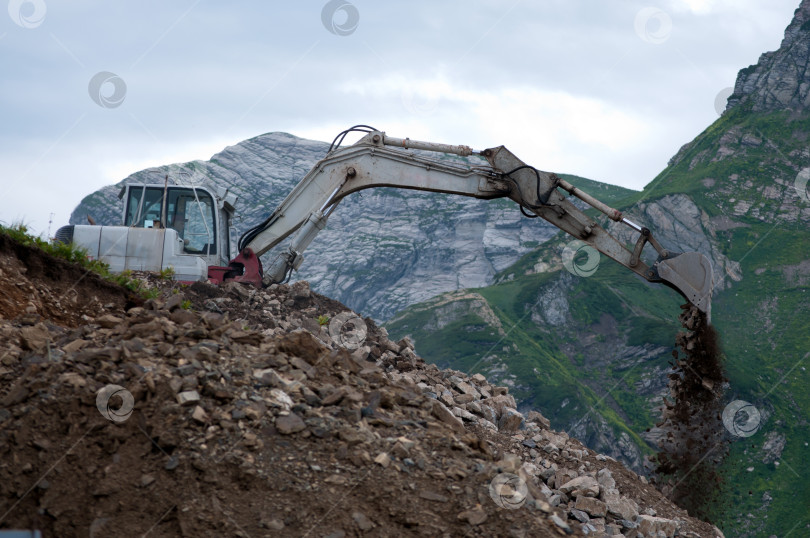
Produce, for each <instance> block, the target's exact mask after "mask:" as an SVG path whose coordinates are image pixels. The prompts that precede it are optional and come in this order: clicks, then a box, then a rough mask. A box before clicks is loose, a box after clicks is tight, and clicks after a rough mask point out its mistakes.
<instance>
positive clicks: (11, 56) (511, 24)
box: [0, 0, 799, 234]
mask: <svg viewBox="0 0 810 538" xmlns="http://www.w3.org/2000/svg"><path fill="white" fill-rule="evenodd" d="M3 2H6V3H7V4H8V10H7V13H3V11H2V10H0V57H1V58H2V64H0V65H1V66H2V74H1V75H0V182H1V183H0V184H2V186H3V189H2V190H1V191H0V223H5V224H12V223H16V222H24V223H26V224H27V225H28V226H29V228H30V229H31V230H33V231H34V232H35V233H40V234H47V233H48V231H49V230H50V233H51V234H53V233H54V232H55V231H56V229H57V228H59V226H61V225H63V224H66V223H67V221H68V218H69V216H70V212H71V211H72V210H73V208H74V207H75V206H76V205H77V204H78V203H79V201H80V200H81V199H82V198H83V197H84V196H86V195H87V194H89V193H91V192H93V191H95V190H96V189H98V188H100V187H102V186H104V185H108V184H111V183H116V182H118V181H120V180H122V179H124V178H125V177H127V176H128V175H129V174H131V173H133V172H136V171H138V170H142V169H144V168H148V167H151V166H158V165H162V164H169V163H175V162H186V161H190V160H195V159H203V160H207V159H209V158H210V157H211V156H212V155H213V154H215V153H217V152H219V151H221V150H222V149H224V148H225V147H226V146H229V145H233V144H236V143H238V142H240V141H242V140H245V139H247V138H251V137H254V136H257V135H259V134H262V133H266V132H271V131H284V132H289V133H292V134H294V135H297V136H301V137H305V138H312V139H317V140H324V141H331V140H332V138H334V136H335V135H336V134H337V133H338V132H339V131H341V130H343V129H345V128H346V127H349V126H352V125H355V124H358V123H363V124H369V125H372V126H374V127H376V128H378V129H380V130H383V131H386V132H387V133H388V134H389V135H392V136H396V137H402V138H405V137H410V138H412V139H419V140H428V141H433V142H444V143H449V144H465V145H469V146H472V147H473V148H475V149H484V148H488V147H494V146H499V145H505V146H507V147H508V148H509V149H510V150H512V152H514V153H515V154H516V155H518V156H519V157H520V158H521V159H522V160H523V161H525V162H527V163H529V164H532V165H534V166H536V167H538V168H540V169H543V170H547V171H554V172H563V173H570V174H577V175H581V176H585V177H588V178H591V179H596V180H600V181H605V182H608V183H613V184H616V185H622V186H625V187H628V188H634V189H640V188H641V187H643V186H644V185H645V184H646V183H648V182H649V181H650V180H651V179H652V178H653V177H655V176H656V175H657V174H658V173H659V172H660V171H661V170H662V169H663V168H664V167H665V166H666V163H667V161H668V160H669V158H670V157H672V155H674V154H675V153H676V152H677V150H678V149H679V148H680V146H681V145H683V144H684V143H686V142H688V141H690V140H691V139H692V138H694V137H695V136H696V135H697V134H698V133H700V132H701V131H702V130H703V129H705V128H706V127H707V126H708V125H710V124H711V123H712V122H713V121H714V120H716V119H717V117H718V110H720V111H722V106H724V99H725V97H726V96H727V95H728V94H729V93H730V88H731V87H733V85H734V81H735V78H736V74H737V71H738V70H739V69H741V68H743V67H746V66H748V65H750V64H753V63H756V61H757V59H758V57H759V55H760V54H761V53H763V52H765V51H769V50H775V49H776V48H778V46H779V44H780V42H781V40H782V37H783V35H784V29H785V27H786V26H787V25H788V23H789V22H790V20H791V18H792V15H793V11H794V10H795V8H796V7H798V4H799V0H757V1H755V0H663V1H658V2H654V1H648V2H635V1H629V0H621V1H619V0H542V1H539V0H504V1H500V2H496V1H494V0H464V1H461V0H458V1H445V2H437V1H435V0H433V1H427V0H410V1H408V2H382V1H376V2H375V1H372V0H351V1H349V0H330V1H328V2H327V1H325V0H299V1H295V2H293V1H286V2H278V1H268V0H265V1H242V2H227V3H226V2H217V1H214V0H174V1H172V2H165V1H155V0H140V1H138V2H134V1H117V2H109V1H101V0H69V1H68V0H60V1H57V0H3ZM718 96H719V97H718ZM718 103H719V104H720V108H718ZM347 141H348V139H347ZM51 222H52V223H51Z"/></svg>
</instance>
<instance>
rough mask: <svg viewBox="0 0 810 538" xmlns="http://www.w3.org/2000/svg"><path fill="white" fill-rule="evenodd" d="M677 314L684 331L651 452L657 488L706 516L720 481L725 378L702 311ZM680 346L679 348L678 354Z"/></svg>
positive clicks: (716, 340) (724, 449)
mask: <svg viewBox="0 0 810 538" xmlns="http://www.w3.org/2000/svg"><path fill="white" fill-rule="evenodd" d="M681 308H682V309H683V312H682V313H681V315H680V316H679V317H678V319H679V320H680V322H681V325H682V326H683V327H684V329H686V331H682V332H679V333H678V335H677V337H676V345H677V347H678V349H676V350H673V352H672V356H673V359H674V360H673V361H672V362H671V364H672V370H673V371H672V373H670V374H669V393H670V394H669V395H670V397H669V398H664V404H663V406H662V408H661V410H662V420H661V422H659V423H658V424H657V425H656V426H657V427H659V428H661V429H662V430H663V432H664V436H663V437H662V439H661V441H660V443H659V448H660V450H661V451H660V452H659V453H658V455H657V457H656V464H657V466H656V469H655V472H656V475H657V476H658V482H659V484H660V486H661V489H662V491H663V492H664V493H665V494H666V495H667V496H668V497H669V498H670V499H672V500H673V501H675V502H676V503H677V504H678V505H679V506H681V507H683V508H686V509H687V510H688V511H689V513H690V514H692V515H696V516H698V517H703V518H707V517H709V515H710V513H711V507H712V506H713V504H714V501H715V497H716V495H717V492H718V487H717V486H718V485H719V483H720V474H719V465H720V463H721V462H722V461H723V458H724V457H725V454H726V452H727V447H728V445H727V441H726V436H725V432H724V430H723V420H722V405H723V384H724V382H725V381H727V380H726V378H725V376H724V368H723V353H722V350H721V347H720V340H719V336H718V334H717V332H716V331H715V329H714V327H712V326H711V324H710V323H709V321H708V319H707V318H706V315H705V314H703V313H702V312H700V311H699V310H698V309H697V308H695V307H694V306H692V305H691V304H688V303H687V304H685V305H683V306H681ZM679 350H680V353H679Z"/></svg>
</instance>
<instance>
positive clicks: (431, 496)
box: [419, 490, 448, 503]
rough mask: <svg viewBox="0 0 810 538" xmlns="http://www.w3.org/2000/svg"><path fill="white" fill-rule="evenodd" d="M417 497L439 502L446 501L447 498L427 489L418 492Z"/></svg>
mask: <svg viewBox="0 0 810 538" xmlns="http://www.w3.org/2000/svg"><path fill="white" fill-rule="evenodd" d="M419 497H421V498H422V499H425V500H426V501H434V502H440V503H446V502H447V501H448V498H447V497H446V496H444V495H442V494H440V493H436V492H434V491H429V490H422V491H420V492H419Z"/></svg>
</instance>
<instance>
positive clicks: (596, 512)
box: [574, 495, 607, 517]
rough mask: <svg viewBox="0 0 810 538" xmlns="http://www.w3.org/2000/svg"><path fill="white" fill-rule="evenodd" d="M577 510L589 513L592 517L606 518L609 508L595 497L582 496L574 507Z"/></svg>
mask: <svg viewBox="0 0 810 538" xmlns="http://www.w3.org/2000/svg"><path fill="white" fill-rule="evenodd" d="M574 507H575V508H576V509H577V510H582V511H583V512H587V513H588V515H590V516H592V517H605V516H606V515H607V507H606V506H605V503H603V502H602V501H600V500H599V499H595V498H593V497H585V496H583V495H580V496H579V497H577V502H576V504H575V505H574Z"/></svg>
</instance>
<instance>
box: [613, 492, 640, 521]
mask: <svg viewBox="0 0 810 538" xmlns="http://www.w3.org/2000/svg"><path fill="white" fill-rule="evenodd" d="M606 505H607V511H608V514H610V515H611V516H613V517H615V518H616V519H626V520H628V521H633V520H635V519H636V517H637V516H638V504H636V502H635V501H633V500H631V499H628V498H626V497H622V498H620V499H619V500H615V501H608V502H607V503H606Z"/></svg>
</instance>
